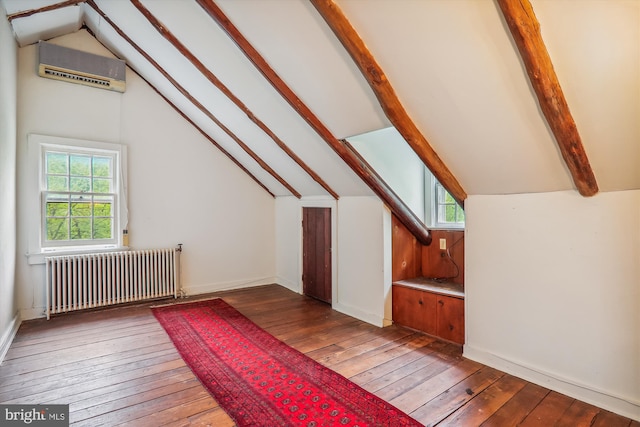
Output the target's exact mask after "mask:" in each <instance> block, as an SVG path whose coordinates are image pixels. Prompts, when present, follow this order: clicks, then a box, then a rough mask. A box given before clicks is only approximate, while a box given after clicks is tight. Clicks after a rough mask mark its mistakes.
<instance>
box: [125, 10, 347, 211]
mask: <svg viewBox="0 0 640 427" xmlns="http://www.w3.org/2000/svg"><path fill="white" fill-rule="evenodd" d="M131 3H133V5H134V6H135V7H136V8H137V9H138V10H139V11H140V13H142V15H144V17H145V18H147V20H148V21H149V23H150V24H151V25H152V26H153V27H154V28H155V29H156V31H158V32H159V33H160V34H161V35H162V36H163V37H164V38H165V39H167V41H168V42H169V43H171V44H172V45H173V46H174V47H175V48H176V49H177V50H178V51H179V52H180V53H181V54H182V55H183V56H184V57H185V58H187V59H188V60H189V61H190V62H191V64H193V66H194V67H196V69H198V71H200V73H201V74H202V75H204V76H205V77H206V78H207V80H209V82H210V83H211V84H213V85H214V86H215V87H217V88H218V89H219V90H220V91H221V92H222V93H223V94H224V95H225V96H226V97H227V98H228V99H229V100H231V101H232V102H233V103H234V104H235V105H236V106H237V107H238V108H239V109H240V110H241V111H242V112H243V113H245V114H246V115H247V117H248V118H249V120H251V121H252V122H253V123H254V124H255V125H256V126H258V127H259V128H260V130H262V131H263V132H264V133H266V134H267V135H268V136H269V137H270V138H271V139H272V140H273V141H274V142H275V143H276V145H277V146H278V147H280V148H281V149H282V151H284V152H285V153H286V154H287V155H288V156H289V157H290V158H291V159H292V160H293V161H294V162H296V163H297V164H298V166H300V167H301V168H302V169H303V170H304V171H305V172H306V173H307V174H308V175H309V176H310V177H311V178H312V179H313V180H314V181H315V182H317V183H318V184H320V186H321V187H322V188H324V190H325V191H326V192H327V193H329V194H330V195H331V196H332V197H333V198H334V199H339V198H340V196H339V195H338V193H336V192H335V191H334V190H333V189H332V188H331V187H330V186H329V185H328V184H327V183H326V182H325V181H324V180H323V179H322V178H321V177H320V175H318V174H317V173H316V172H315V171H314V170H313V169H311V167H309V165H307V164H306V163H305V162H304V161H303V160H302V159H301V158H300V157H298V155H296V153H294V152H293V150H291V149H290V148H289V147H288V146H287V145H286V144H285V143H284V141H282V140H281V139H280V138H279V137H278V136H277V135H276V134H275V133H274V132H273V131H272V130H271V129H270V128H269V127H268V126H267V125H266V124H265V123H264V122H262V120H260V119H259V118H258V117H256V115H255V114H253V112H252V111H251V110H249V108H248V107H247V106H246V105H245V104H244V103H243V102H242V101H241V100H240V99H239V98H238V97H237V96H236V95H235V94H234V93H233V92H232V91H231V90H230V89H229V88H228V87H227V86H226V85H225V84H224V83H222V81H220V79H218V77H217V76H216V75H215V74H214V73H213V72H212V71H211V70H209V69H208V68H207V67H206V66H205V65H204V64H203V63H202V62H201V61H200V60H199V59H198V58H197V57H196V56H195V55H194V54H193V53H192V52H191V51H190V50H189V49H188V48H187V47H186V46H185V45H184V44H183V43H182V42H180V40H179V39H178V38H177V37H176V36H175V35H173V33H171V32H170V31H169V30H168V29H167V27H166V26H164V25H163V24H162V22H160V20H158V19H157V18H156V17H155V16H154V15H153V14H152V13H151V11H150V10H149V9H147V8H146V7H145V6H144V5H143V4H142V3H141V2H140V0H131Z"/></svg>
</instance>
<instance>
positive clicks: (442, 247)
mask: <svg viewBox="0 0 640 427" xmlns="http://www.w3.org/2000/svg"><path fill="white" fill-rule="evenodd" d="M440 250H443V251H446V250H447V239H440Z"/></svg>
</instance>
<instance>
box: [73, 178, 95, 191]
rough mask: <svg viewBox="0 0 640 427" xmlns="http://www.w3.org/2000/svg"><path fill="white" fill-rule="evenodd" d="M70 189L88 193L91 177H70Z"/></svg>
mask: <svg viewBox="0 0 640 427" xmlns="http://www.w3.org/2000/svg"><path fill="white" fill-rule="evenodd" d="M71 191H74V192H77V193H88V192H90V191H91V178H74V177H72V178H71Z"/></svg>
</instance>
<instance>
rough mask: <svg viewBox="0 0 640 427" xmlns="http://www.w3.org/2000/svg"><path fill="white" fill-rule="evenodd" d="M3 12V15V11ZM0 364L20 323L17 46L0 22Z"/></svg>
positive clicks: (6, 25) (6, 23) (3, 21)
mask: <svg viewBox="0 0 640 427" xmlns="http://www.w3.org/2000/svg"><path fill="white" fill-rule="evenodd" d="M0 12H2V13H4V11H3V10H2V8H1V7H0ZM0 58H2V59H1V60H0V195H1V197H2V198H1V199H0V362H2V359H3V357H4V354H5V353H6V351H7V350H8V346H9V344H10V342H11V340H12V339H13V336H14V335H15V332H16V330H17V327H18V325H19V322H20V319H19V318H18V316H17V314H18V313H17V306H16V299H15V263H16V80H17V59H16V58H17V45H16V43H15V41H14V39H13V35H12V34H11V30H10V29H9V23H8V21H7V20H6V19H0Z"/></svg>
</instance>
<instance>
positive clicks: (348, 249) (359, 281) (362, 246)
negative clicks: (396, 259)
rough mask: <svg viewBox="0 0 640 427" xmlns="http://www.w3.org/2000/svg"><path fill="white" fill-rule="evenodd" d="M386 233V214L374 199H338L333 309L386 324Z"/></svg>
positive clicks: (388, 270) (388, 232) (388, 225)
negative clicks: (336, 270) (335, 293)
mask: <svg viewBox="0 0 640 427" xmlns="http://www.w3.org/2000/svg"><path fill="white" fill-rule="evenodd" d="M390 236H391V219H390V214H389V212H388V211H387V210H386V208H385V206H384V204H383V203H382V202H381V201H380V200H379V199H378V198H376V197H341V198H340V200H339V201H338V286H337V301H336V302H334V304H333V306H334V308H335V309H336V310H338V311H342V312H344V313H346V314H349V315H351V316H353V317H356V318H358V319H361V320H364V321H366V322H369V323H371V324H374V325H376V326H383V325H388V324H389V322H388V320H387V321H385V319H390V318H391V314H390V313H385V308H387V307H388V304H387V301H388V299H389V298H390V297H389V294H390V292H391V261H390V254H391V252H390V250H385V244H386V245H387V246H388V248H390V240H389V238H390Z"/></svg>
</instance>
